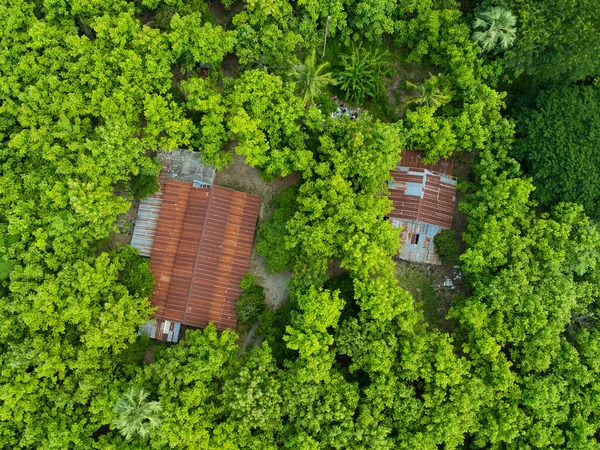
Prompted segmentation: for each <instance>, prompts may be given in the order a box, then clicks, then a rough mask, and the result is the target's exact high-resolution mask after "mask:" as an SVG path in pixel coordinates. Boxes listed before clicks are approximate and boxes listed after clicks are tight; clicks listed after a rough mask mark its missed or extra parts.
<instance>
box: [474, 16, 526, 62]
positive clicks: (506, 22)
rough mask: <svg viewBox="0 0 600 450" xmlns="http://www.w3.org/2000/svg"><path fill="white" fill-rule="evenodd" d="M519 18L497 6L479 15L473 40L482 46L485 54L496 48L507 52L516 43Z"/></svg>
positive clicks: (475, 23)
mask: <svg viewBox="0 0 600 450" xmlns="http://www.w3.org/2000/svg"><path fill="white" fill-rule="evenodd" d="M516 24H517V18H516V17H515V16H514V14H513V13H512V12H510V10H508V9H506V8H504V7H502V6H495V7H493V8H488V9H486V10H484V11H482V12H480V13H479V14H477V18H476V19H475V21H474V22H473V28H474V29H476V30H478V31H475V32H474V33H473V40H474V41H475V42H477V43H478V44H479V45H481V48H482V49H483V51H485V52H489V51H492V50H494V49H496V48H499V49H501V50H506V49H507V48H508V47H510V46H511V45H513V43H514V42H515V35H516V33H517V28H516V26H515V25H516Z"/></svg>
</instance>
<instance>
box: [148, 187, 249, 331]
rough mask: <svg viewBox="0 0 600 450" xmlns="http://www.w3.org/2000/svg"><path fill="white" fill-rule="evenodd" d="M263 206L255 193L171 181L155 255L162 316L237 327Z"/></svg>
mask: <svg viewBox="0 0 600 450" xmlns="http://www.w3.org/2000/svg"><path fill="white" fill-rule="evenodd" d="M259 211H260V198H259V197H257V196H254V195H250V194H246V193H243V192H237V191H234V190H232V189H227V188H224V187H220V186H212V187H211V188H209V189H207V188H202V187H193V185H192V183H187V182H181V181H176V180H167V181H166V183H165V187H164V193H163V199H162V205H161V210H160V214H159V218H158V222H157V227H156V232H155V236H154V244H153V247H152V252H151V255H150V264H151V267H152V272H153V273H154V277H155V279H156V285H155V288H154V296H153V297H152V299H151V302H152V305H153V306H154V307H156V308H157V310H156V312H155V317H156V318H160V319H166V320H172V321H177V322H181V323H183V324H185V325H191V326H196V327H203V326H206V324H207V323H208V322H209V321H211V322H214V323H215V325H216V327H217V329H219V330H223V329H225V328H234V327H235V325H236V321H237V318H236V315H235V304H236V300H237V298H238V297H239V295H240V294H241V289H240V287H239V283H240V281H241V279H242V278H243V277H244V275H245V274H246V271H247V269H248V263H249V261H250V253H251V250H252V242H253V239H254V232H255V228H256V221H257V220H258V214H259Z"/></svg>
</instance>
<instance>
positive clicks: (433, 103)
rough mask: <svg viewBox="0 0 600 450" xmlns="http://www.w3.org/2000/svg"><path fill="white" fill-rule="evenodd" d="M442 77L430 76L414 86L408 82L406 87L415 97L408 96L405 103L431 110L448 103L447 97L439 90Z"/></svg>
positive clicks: (448, 97)
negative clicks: (430, 108)
mask: <svg viewBox="0 0 600 450" xmlns="http://www.w3.org/2000/svg"><path fill="white" fill-rule="evenodd" d="M443 77H444V76H443V75H431V74H429V78H427V79H426V80H425V81H424V82H423V83H419V84H415V83H411V82H410V81H407V82H406V86H407V87H408V88H409V89H412V90H414V91H415V92H416V94H415V95H410V96H408V97H407V98H406V100H405V103H406V104H407V105H410V104H411V103H416V104H418V105H425V106H429V107H433V108H439V107H440V106H442V105H443V104H444V103H447V102H449V101H450V99H451V97H450V96H449V95H445V94H442V91H441V90H440V82H441V81H442V80H443Z"/></svg>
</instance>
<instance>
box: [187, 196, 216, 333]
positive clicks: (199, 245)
mask: <svg viewBox="0 0 600 450" xmlns="http://www.w3.org/2000/svg"><path fill="white" fill-rule="evenodd" d="M213 186H214V185H211V186H210V188H208V205H206V214H204V221H203V222H202V233H201V234H200V239H199V240H198V247H197V250H196V258H195V259H194V265H193V266H192V278H191V280H190V287H189V288H188V294H187V299H188V300H187V303H186V304H185V309H184V310H183V320H182V323H185V322H186V317H187V313H188V307H189V306H188V305H189V300H190V295H191V294H192V288H193V287H194V280H195V278H196V266H197V265H198V259H200V249H201V248H202V242H203V241H204V236H206V221H207V220H208V214H209V212H210V205H211V204H212V201H213V197H214V196H213V190H212V188H213ZM191 189H206V188H201V187H192V188H191ZM191 189H190V192H191Z"/></svg>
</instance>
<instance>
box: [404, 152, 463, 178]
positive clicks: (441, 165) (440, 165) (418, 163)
mask: <svg viewBox="0 0 600 450" xmlns="http://www.w3.org/2000/svg"><path fill="white" fill-rule="evenodd" d="M398 166H402V167H410V168H411V169H427V170H430V171H431V172H438V173H443V174H445V175H450V176H452V161H451V160H449V159H440V160H438V161H437V162H436V163H435V164H423V161H422V158H421V152H417V151H414V150H404V151H403V152H402V154H401V155H400V164H398Z"/></svg>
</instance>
